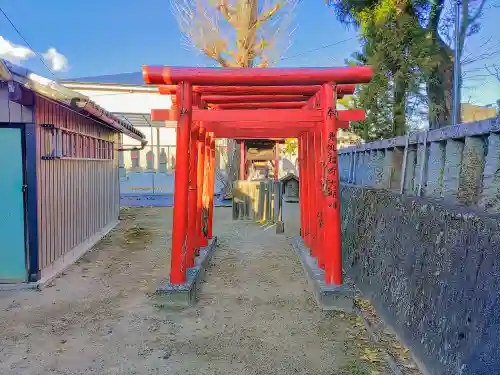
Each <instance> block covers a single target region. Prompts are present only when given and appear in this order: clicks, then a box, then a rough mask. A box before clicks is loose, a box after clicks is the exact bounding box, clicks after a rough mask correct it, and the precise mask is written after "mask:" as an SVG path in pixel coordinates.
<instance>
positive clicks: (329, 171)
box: [325, 131, 338, 199]
mask: <svg viewBox="0 0 500 375" xmlns="http://www.w3.org/2000/svg"><path fill="white" fill-rule="evenodd" d="M326 151H327V152H326V176H325V177H326V195H327V196H329V197H332V198H334V199H337V191H338V185H337V181H338V178H337V173H338V159H337V134H336V131H331V132H330V133H329V134H328V142H327V150H326Z"/></svg>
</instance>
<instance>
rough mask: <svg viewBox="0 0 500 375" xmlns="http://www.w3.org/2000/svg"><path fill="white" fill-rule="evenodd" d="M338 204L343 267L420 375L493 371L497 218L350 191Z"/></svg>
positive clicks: (499, 343)
mask: <svg viewBox="0 0 500 375" xmlns="http://www.w3.org/2000/svg"><path fill="white" fill-rule="evenodd" d="M495 137H496V135H495ZM495 140H496V139H495ZM455 146H456V145H455ZM455 146H454V147H455ZM464 147H465V148H466V147H467V145H464ZM435 152H438V153H442V149H440V148H439V147H436V146H435ZM454 155H456V154H454ZM497 155H498V154H497ZM496 160H497V162H498V160H500V159H498V157H497V158H496ZM488 171H489V170H488ZM451 172H453V173H454V170H452V171H451ZM488 176H490V174H488ZM433 178H434V177H433ZM484 178H485V176H484V174H483V179H484ZM488 178H490V177H488ZM436 180H438V179H436V178H434V180H433V181H436ZM445 181H446V179H445ZM456 185H457V184H455V186H456ZM458 185H459V186H463V185H461V183H460V182H459V183H458ZM434 186H435V185H433V189H434ZM467 191H469V190H467ZM340 200H341V210H342V250H343V258H344V259H343V266H344V270H345V271H346V272H347V274H348V275H349V276H350V277H351V278H352V279H353V280H354V282H355V283H356V285H357V286H358V288H359V289H360V290H361V292H362V293H363V296H364V297H365V298H368V299H369V300H370V301H371V302H372V303H373V305H374V306H375V308H376V309H377V312H378V313H379V314H380V315H381V316H382V317H383V318H384V320H385V321H386V322H387V323H388V324H389V326H390V327H391V328H392V329H393V330H394V331H395V332H396V333H397V334H398V336H399V338H400V339H401V340H402V341H403V343H404V344H405V345H406V346H407V347H408V348H409V349H410V351H411V353H412V355H413V356H414V357H415V358H416V360H417V362H418V363H419V365H420V367H421V368H423V369H424V371H425V373H426V374H430V375H457V374H461V375H493V374H500V313H499V311H500V292H499V290H500V255H499V252H500V232H499V231H498V228H499V227H500V215H496V214H495V215H491V214H487V213H484V212H480V211H479V210H473V209H470V208H469V207H457V206H456V205H454V204H449V203H448V202H445V201H444V200H443V199H440V198H438V199H434V198H427V197H415V196H407V195H401V194H399V192H392V191H389V190H385V189H368V188H361V187H359V186H352V185H341V191H340Z"/></svg>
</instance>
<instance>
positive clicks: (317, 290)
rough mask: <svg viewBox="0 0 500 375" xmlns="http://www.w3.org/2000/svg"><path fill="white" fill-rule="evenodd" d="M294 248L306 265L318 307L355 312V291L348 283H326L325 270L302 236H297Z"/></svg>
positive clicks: (305, 269) (326, 309) (306, 271)
mask: <svg viewBox="0 0 500 375" xmlns="http://www.w3.org/2000/svg"><path fill="white" fill-rule="evenodd" d="M294 248H295V251H296V252H297V255H298V256H299V259H300V261H301V263H302V266H303V267H304V271H305V273H306V276H307V280H308V282H309V285H310V286H311V287H312V291H313V294H314V298H315V299H316V303H317V304H318V307H319V308H320V309H322V310H324V311H343V312H346V313H354V312H355V308H354V291H353V290H352V289H351V288H350V287H349V286H348V285H347V284H343V285H339V286H337V285H327V284H325V282H324V280H325V272H324V271H323V270H322V269H321V268H320V267H318V263H317V262H316V259H315V258H314V257H312V256H311V255H310V251H309V249H308V248H307V247H305V245H304V241H303V240H302V238H301V237H296V238H295V243H294Z"/></svg>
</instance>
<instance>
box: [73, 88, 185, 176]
mask: <svg viewBox="0 0 500 375" xmlns="http://www.w3.org/2000/svg"><path fill="white" fill-rule="evenodd" d="M69 87H70V88H71V89H73V90H75V91H78V92H80V93H81V94H83V95H86V96H88V97H89V98H90V99H91V100H93V101H94V102H95V103H97V104H98V105H100V106H101V107H103V108H104V109H106V110H108V111H110V112H115V113H131V114H148V115H149V114H151V109H162V108H170V107H171V106H172V100H171V97H170V95H160V94H158V93H156V92H151V93H144V92H123V91H116V90H113V88H110V87H109V86H101V87H102V88H106V91H102V90H92V89H91V88H89V89H75V88H73V87H71V85H69ZM118 88H119V89H121V90H123V89H126V88H127V87H126V86H118ZM139 89H141V88H139ZM137 129H138V130H140V131H142V132H143V133H144V135H145V136H146V140H147V141H148V145H147V146H146V148H145V149H144V150H142V151H140V164H141V166H142V167H143V168H146V153H147V152H148V151H151V150H152V151H153V152H154V154H155V166H156V167H158V155H157V154H158V148H157V145H158V143H159V144H160V148H161V147H162V146H168V145H175V143H176V131H175V129H171V128H160V135H159V137H158V133H157V130H156V128H153V129H151V128H150V127H137ZM151 130H152V131H151ZM123 144H124V145H127V146H139V145H140V142H139V141H137V140H134V139H132V138H130V137H129V136H126V135H124V136H123ZM166 151H167V150H166ZM131 163H132V161H131V158H130V152H126V153H125V154H124V164H125V168H130V167H131Z"/></svg>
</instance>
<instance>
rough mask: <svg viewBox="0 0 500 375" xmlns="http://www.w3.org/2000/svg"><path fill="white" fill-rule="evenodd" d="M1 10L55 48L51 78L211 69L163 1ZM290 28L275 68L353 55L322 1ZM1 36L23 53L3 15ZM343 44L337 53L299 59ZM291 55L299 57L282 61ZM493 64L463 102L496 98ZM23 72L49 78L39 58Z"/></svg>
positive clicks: (353, 46) (488, 27)
mask: <svg viewBox="0 0 500 375" xmlns="http://www.w3.org/2000/svg"><path fill="white" fill-rule="evenodd" d="M489 1H490V2H493V3H496V2H497V1H498V0H489ZM0 6H1V7H2V8H3V10H4V11H5V12H6V13H7V14H8V15H9V17H10V18H11V20H12V21H13V22H14V24H15V25H16V26H17V27H18V29H19V30H20V31H21V33H22V34H23V36H24V37H25V38H26V40H27V41H28V42H29V43H30V45H31V46H32V48H33V49H34V50H35V51H36V52H38V53H45V52H46V51H47V50H48V49H49V48H51V47H53V48H56V50H57V51H58V52H59V53H61V54H63V55H64V56H65V57H66V58H67V60H68V63H69V66H70V68H69V70H68V71H66V72H59V73H57V74H56V77H57V78H68V77H83V76H92V75H102V74H114V73H124V72H133V71H139V70H140V67H141V65H143V64H158V65H180V66H182V65H184V66H190V65H210V64H211V63H210V62H209V61H208V60H207V59H206V58H204V57H203V56H202V55H201V54H199V53H194V52H193V51H191V50H187V49H186V48H185V47H183V46H182V44H181V35H180V33H179V31H178V28H177V23H176V22H175V20H174V19H173V16H172V14H171V11H170V5H169V0H143V1H138V0H105V1H103V0H100V1H98V0H87V1H85V2H76V1H66V0H64V1H63V0H50V1H49V0H45V1H36V0H17V1H6V0H3V1H0ZM498 19H500V8H493V7H489V9H488V11H487V12H486V14H485V16H484V20H483V26H482V30H481V32H480V34H478V35H476V36H474V37H472V38H471V39H470V40H469V43H468V47H467V48H468V49H469V50H470V51H472V52H473V53H479V52H477V51H479V45H480V44H481V43H482V42H483V41H484V40H485V39H486V38H489V37H491V38H492V40H491V42H490V44H491V45H495V44H497V46H496V49H499V50H500V34H499V33H498V31H497V30H498V28H497V23H498ZM294 26H295V27H296V30H295V31H294V33H293V44H292V46H291V48H290V49H289V50H288V51H287V52H286V54H285V59H284V60H283V61H282V62H281V64H280V65H281V66H339V65H343V62H344V59H345V58H348V57H349V56H350V54H351V53H352V52H354V51H355V50H357V49H358V41H357V39H356V32H355V31H354V30H347V29H346V28H345V27H344V26H343V25H341V24H340V23H338V22H337V21H336V19H335V17H334V15H333V14H332V12H331V10H330V9H328V8H327V7H326V6H325V5H324V1H323V0H304V1H303V3H302V5H300V6H299V8H298V10H297V13H296V17H295V21H294ZM495 29H497V30H495ZM0 36H1V37H3V38H4V39H5V40H7V41H10V42H12V43H15V44H19V45H23V46H24V45H25V43H24V42H23V40H22V39H21V38H20V37H19V35H18V34H17V33H16V32H15V30H14V29H13V28H12V26H11V25H10V24H9V23H8V22H7V21H6V19H5V18H4V17H3V16H2V15H0ZM349 38H352V39H350V40H349V41H347V42H343V43H340V44H338V45H337V46H334V47H330V48H324V49H320V50H318V51H315V52H310V53H304V52H306V51H309V50H311V49H314V48H318V47H321V46H323V45H327V44H332V43H335V42H338V41H342V40H345V39H349ZM297 54H301V56H298V57H292V58H288V59H287V58H286V57H287V56H288V57H290V56H295V55H297ZM495 62H496V63H497V64H498V66H499V67H500V56H496V57H495V58H494V59H490V60H487V61H481V62H477V63H475V64H472V65H468V66H467V67H466V68H465V69H466V70H472V71H471V72H470V73H469V76H474V78H471V79H470V80H469V81H467V82H466V83H465V86H466V87H468V88H467V89H465V90H464V95H463V100H464V101H467V100H469V99H470V101H471V102H474V103H478V104H489V103H493V102H495V101H496V99H498V98H500V83H498V82H496V81H495V80H493V79H491V78H489V77H487V72H486V71H485V69H484V65H485V64H491V63H495ZM22 64H23V65H24V66H26V67H28V68H30V69H33V70H35V71H36V72H38V73H40V74H42V75H45V76H47V77H51V74H50V73H49V72H48V71H47V69H46V68H45V67H44V66H43V65H42V63H41V62H40V61H39V60H38V59H37V58H30V59H29V60H27V61H24V62H23V63H22ZM469 87H470V88H469Z"/></svg>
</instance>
